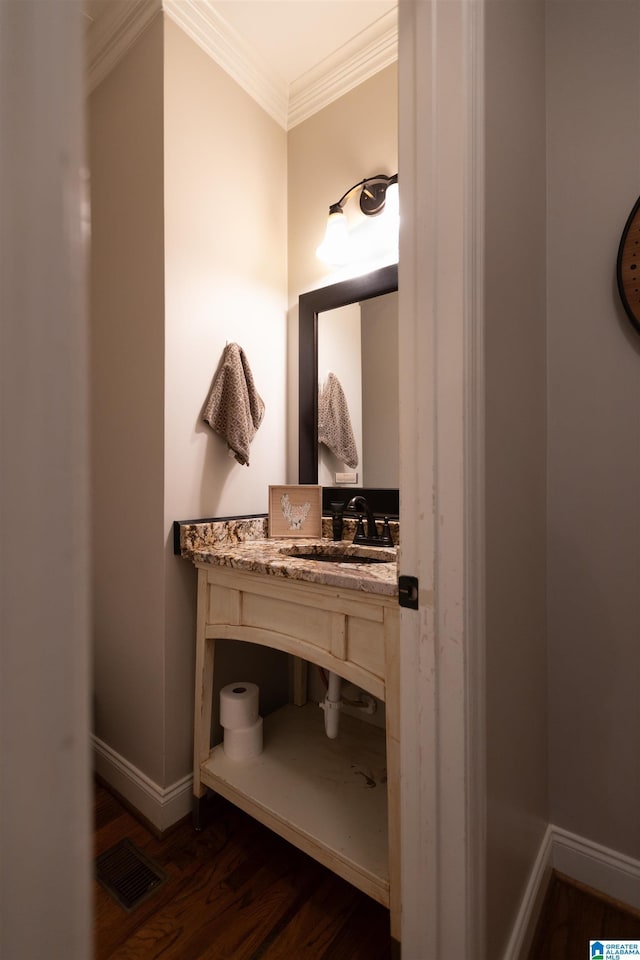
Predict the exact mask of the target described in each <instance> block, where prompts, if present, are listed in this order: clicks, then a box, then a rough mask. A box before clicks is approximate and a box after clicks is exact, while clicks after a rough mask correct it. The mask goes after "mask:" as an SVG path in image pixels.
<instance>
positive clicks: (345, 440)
mask: <svg viewBox="0 0 640 960" xmlns="http://www.w3.org/2000/svg"><path fill="white" fill-rule="evenodd" d="M318 442H319V443H324V445H325V446H326V447H328V448H329V450H331V452H332V453H335V455H336V457H338V458H339V459H340V460H342V462H343V463H345V464H346V465H347V466H348V467H357V466H358V448H357V446H356V440H355V437H354V435H353V428H352V426H351V416H350V414H349V407H348V405H347V398H346V397H345V395H344V390H343V389H342V385H341V384H340V381H339V380H338V378H337V377H336V375H335V373H330V374H328V376H327V379H326V381H325V383H324V386H323V387H322V389H321V390H320V395H319V397H318Z"/></svg>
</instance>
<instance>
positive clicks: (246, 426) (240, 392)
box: [203, 343, 264, 467]
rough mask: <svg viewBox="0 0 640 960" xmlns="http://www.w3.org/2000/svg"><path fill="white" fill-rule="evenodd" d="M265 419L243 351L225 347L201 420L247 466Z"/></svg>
mask: <svg viewBox="0 0 640 960" xmlns="http://www.w3.org/2000/svg"><path fill="white" fill-rule="evenodd" d="M263 417H264V401H263V400H262V398H261V397H260V395H259V394H258V391H257V390H256V387H255V383H254V381H253V374H252V373H251V368H250V366H249V362H248V360H247V358H246V356H245V353H244V350H243V349H242V348H241V347H240V346H238V344H237V343H229V344H227V346H226V347H225V351H224V355H223V359H222V366H221V367H220V369H219V370H218V373H217V374H216V376H215V379H214V381H213V386H212V387H211V393H210V394H209V397H208V399H207V403H206V406H205V409H204V414H203V420H204V421H205V422H206V423H208V424H209V426H210V427H211V429H212V430H215V432H216V433H219V434H220V436H221V437H222V438H223V439H224V440H226V441H227V445H228V447H229V449H230V450H231V451H232V452H233V454H234V456H235V458H236V460H237V461H238V463H241V464H245V465H246V466H247V467H248V466H249V446H250V444H251V441H252V440H253V438H254V436H255V434H256V431H257V429H258V427H259V426H260V424H261V423H262V418H263Z"/></svg>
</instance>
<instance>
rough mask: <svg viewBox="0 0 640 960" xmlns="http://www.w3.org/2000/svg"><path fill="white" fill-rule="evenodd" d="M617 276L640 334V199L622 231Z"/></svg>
mask: <svg viewBox="0 0 640 960" xmlns="http://www.w3.org/2000/svg"><path fill="white" fill-rule="evenodd" d="M616 274H617V279H618V291H619V292H620V299H621V300H622V305H623V306H624V309H625V310H626V312H627V316H628V317H629V319H630V320H631V323H632V324H633V325H634V327H635V328H636V331H637V333H640V197H638V199H637V200H636V205H635V206H634V208H633V210H632V211H631V213H630V214H629V219H628V220H627V222H626V224H625V227H624V230H623V231H622V239H621V240H620V246H619V248H618V261H617V270H616Z"/></svg>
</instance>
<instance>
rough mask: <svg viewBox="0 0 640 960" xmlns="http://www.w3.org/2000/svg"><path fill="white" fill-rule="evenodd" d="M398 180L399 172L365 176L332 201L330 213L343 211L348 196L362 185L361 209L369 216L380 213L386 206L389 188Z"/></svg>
mask: <svg viewBox="0 0 640 960" xmlns="http://www.w3.org/2000/svg"><path fill="white" fill-rule="evenodd" d="M397 182H398V174H397V173H395V174H394V175H393V176H391V177H387V176H386V175H385V174H384V173H380V174H378V175H377V176H375V177H365V178H364V179H363V180H359V181H358V182H357V183H354V185H353V186H352V187H349V189H348V190H347V191H346V192H345V193H343V194H342V196H341V197H340V199H339V200H338V201H337V203H332V204H331V206H330V207H329V213H342V210H343V207H344V203H345V201H346V199H347V197H349V196H350V194H352V193H353V191H354V190H357V189H358V187H362V193H361V194H360V209H361V210H362V212H363V213H364V214H366V215H367V216H374V215H375V214H376V213H380V211H381V210H382V209H383V207H384V202H385V198H386V195H387V188H388V187H389V186H391V184H392V183H397Z"/></svg>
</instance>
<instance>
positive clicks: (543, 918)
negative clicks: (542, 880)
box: [529, 873, 640, 960]
mask: <svg viewBox="0 0 640 960" xmlns="http://www.w3.org/2000/svg"><path fill="white" fill-rule="evenodd" d="M590 940H640V913H637V912H636V911H633V910H632V909H631V908H629V907H626V906H625V905H623V904H620V903H617V902H616V901H615V900H610V899H609V898H608V897H604V896H602V895H600V894H597V893H596V892H595V891H593V890H590V889H589V888H588V887H585V886H583V885H582V884H580V883H578V882H577V881H575V880H572V879H570V878H569V877H565V876H563V875H562V874H559V873H554V874H553V875H552V877H551V882H550V884H549V889H548V891H547V895H546V897H545V901H544V904H543V907H542V911H541V914H540V920H539V922H538V927H537V930H536V935H535V937H534V940H533V943H532V946H531V950H530V952H529V960H588V957H589V941H590Z"/></svg>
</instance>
